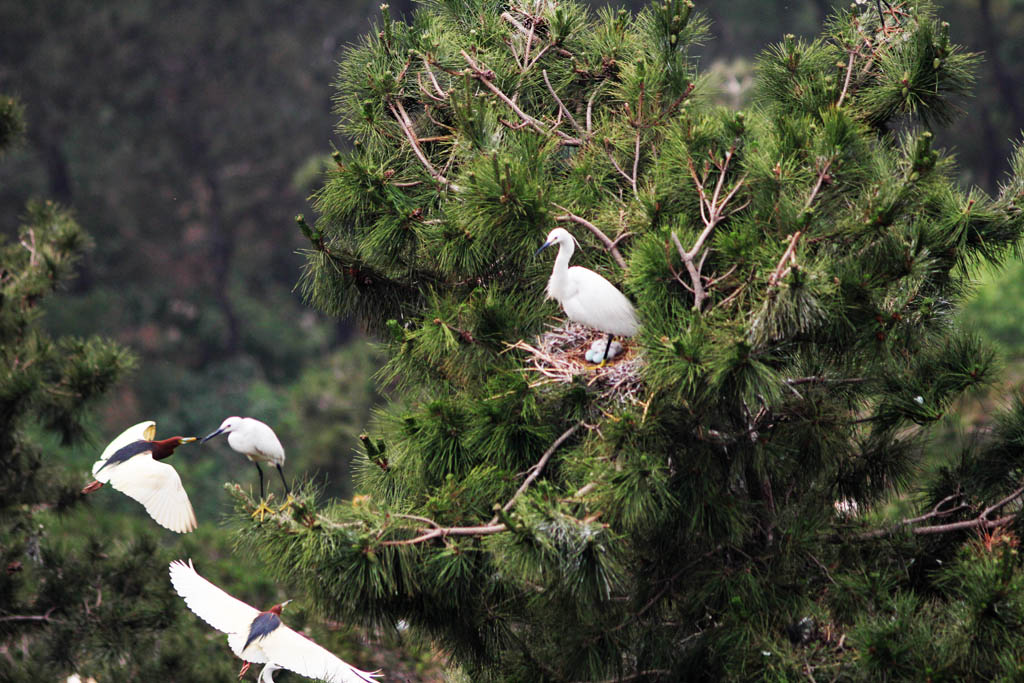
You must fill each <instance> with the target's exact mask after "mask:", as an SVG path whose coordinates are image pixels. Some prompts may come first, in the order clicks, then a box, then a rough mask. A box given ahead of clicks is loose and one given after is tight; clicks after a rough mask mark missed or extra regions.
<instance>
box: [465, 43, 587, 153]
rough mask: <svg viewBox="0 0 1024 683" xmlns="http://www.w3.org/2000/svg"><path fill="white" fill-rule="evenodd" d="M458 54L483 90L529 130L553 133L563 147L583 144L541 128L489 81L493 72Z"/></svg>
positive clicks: (553, 130) (568, 136)
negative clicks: (504, 105)
mask: <svg viewBox="0 0 1024 683" xmlns="http://www.w3.org/2000/svg"><path fill="white" fill-rule="evenodd" d="M459 52H460V53H461V54H462V57H463V59H465V60H466V63H467V64H469V67H470V69H472V72H473V74H472V75H473V77H474V78H476V79H477V80H478V81H480V82H481V83H483V85H484V87H485V88H487V89H488V90H490V91H491V92H492V93H494V94H495V95H497V96H498V99H500V100H501V101H502V102H504V103H505V104H506V105H507V106H508V108H509V109H511V110H512V111H513V112H515V113H516V115H517V116H518V117H519V118H520V120H522V122H523V124H525V125H526V126H529V127H530V128H533V129H534V130H535V131H537V132H538V133H540V134H541V135H547V134H548V133H554V134H555V135H557V136H558V137H560V138H562V144H563V145H574V146H576V147H579V146H580V145H582V144H583V141H582V140H580V139H579V138H574V137H572V136H571V135H568V134H566V133H564V132H562V131H560V130H558V129H557V128H553V129H551V130H550V131H549V130H547V129H546V128H545V127H544V126H543V124H541V122H540V121H538V120H537V119H535V118H533V117H532V116H530V115H529V114H527V113H526V112H525V111H523V110H522V109H521V108H520V107H519V105H518V104H516V103H515V102H514V101H512V99H510V98H509V96H508V95H506V94H505V93H504V92H502V91H501V88H499V87H498V86H496V85H494V83H493V82H492V81H491V79H492V78H494V72H493V71H491V70H490V69H484V68H482V67H481V66H480V65H479V64H477V62H476V61H475V60H474V59H473V58H472V57H470V56H469V54H468V53H467V52H466V51H465V50H460V51H459Z"/></svg>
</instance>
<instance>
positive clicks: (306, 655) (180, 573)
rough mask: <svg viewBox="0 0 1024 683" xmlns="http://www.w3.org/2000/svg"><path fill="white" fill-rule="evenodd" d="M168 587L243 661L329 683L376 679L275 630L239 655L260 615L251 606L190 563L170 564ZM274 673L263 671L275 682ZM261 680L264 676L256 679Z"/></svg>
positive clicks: (297, 637) (304, 640)
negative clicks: (225, 637) (222, 635)
mask: <svg viewBox="0 0 1024 683" xmlns="http://www.w3.org/2000/svg"><path fill="white" fill-rule="evenodd" d="M170 571H171V583H172V584H173V585H174V590H176V591H177V592H178V595H180V596H181V597H183V598H184V599H185V604H186V605H188V608H189V609H190V610H192V611H193V612H195V613H196V615H197V616H198V617H199V618H200V619H202V620H203V621H205V622H206V623H207V624H209V625H210V626H213V627H214V628H215V629H217V630H218V631H223V632H224V633H227V634H228V646H229V647H230V648H231V651H232V652H234V653H235V654H236V655H237V656H239V657H241V658H242V659H244V660H245V661H247V662H253V663H254V664H272V665H275V667H274V668H283V669H290V670H291V671H294V672H295V673H297V674H300V675H302V676H308V677H309V678H317V679H322V680H325V681H328V683H374V679H375V678H376V677H377V676H378V675H379V674H377V673H369V672H366V671H360V670H359V669H356V668H355V667H353V666H349V665H348V664H346V663H345V662H344V661H342V660H341V659H339V658H338V657H335V656H334V655H333V654H331V653H330V652H329V651H327V650H325V649H324V648H322V647H320V646H319V645H317V644H316V643H314V642H313V641H312V640H310V639H309V638H306V637H305V636H303V635H301V634H300V633H297V632H295V631H293V630H292V629H290V628H288V627H287V626H285V625H284V624H281V625H279V626H278V627H277V628H275V629H274V630H273V631H271V632H270V633H269V634H267V635H266V636H264V637H262V638H259V639H257V640H255V641H253V642H252V643H251V644H250V645H249V647H247V648H245V650H244V651H243V650H242V646H243V645H245V641H246V640H247V639H248V636H249V628H250V627H251V626H252V622H253V620H254V619H255V618H256V617H258V616H259V615H260V612H259V610H257V609H256V608H255V607H251V606H250V605H247V604H245V603H244V602H242V601H241V600H238V599H237V598H234V597H232V596H230V595H228V594H227V593H225V592H224V591H223V590H221V589H220V588H218V587H217V586H215V585H213V584H212V583H210V582H209V581H207V580H206V579H204V578H203V577H201V576H199V574H198V573H196V570H195V568H194V567H193V566H192V560H189V561H188V564H186V563H185V562H184V561H183V560H175V561H174V562H171V568H170ZM274 668H271V667H268V669H269V670H264V672H263V673H264V674H266V677H267V678H270V679H271V680H273V678H272V676H271V674H272V673H273V671H274ZM260 678H261V680H262V679H263V674H261V675H260Z"/></svg>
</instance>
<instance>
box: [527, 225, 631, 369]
mask: <svg viewBox="0 0 1024 683" xmlns="http://www.w3.org/2000/svg"><path fill="white" fill-rule="evenodd" d="M552 244H557V245H558V256H556V257H555V267H554V269H553V270H552V271H551V279H549V280H548V298H549V299H555V300H556V301H558V303H560V304H562V309H563V310H564V311H565V314H566V315H567V316H569V320H572V321H575V322H578V323H582V324H584V325H586V326H587V327H592V328H594V329H595V330H598V331H599V332H604V333H605V334H607V335H608V339H607V341H606V342H605V346H604V353H603V354H602V356H601V363H600V365H601V367H603V366H604V364H605V362H606V361H607V360H608V349H609V348H610V347H611V344H612V337H613V336H616V335H617V336H620V337H632V336H633V335H634V334H636V331H637V328H638V327H639V323H638V322H637V319H636V309H634V308H633V304H631V303H629V299H627V298H626V296H625V295H624V294H623V293H622V292H620V291H619V290H618V289H616V288H615V285H613V284H612V283H610V282H608V280H606V279H604V278H603V277H602V276H600V275H598V274H597V273H595V272H594V271H592V270H590V269H589V268H583V267H582V266H573V267H572V268H570V267H569V259H570V258H572V254H573V251H575V250H576V238H574V237H573V236H572V235H571V234H570V233H569V231H568V230H565V229H564V228H555V229H554V230H552V231H551V232H550V233H548V238H547V241H545V242H544V244H542V245H541V246H540V249H538V250H537V254H539V253H540V252H541V251H543V250H544V249H546V248H547V247H550V246H551V245H552ZM535 255H536V254H535Z"/></svg>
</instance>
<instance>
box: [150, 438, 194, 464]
mask: <svg viewBox="0 0 1024 683" xmlns="http://www.w3.org/2000/svg"><path fill="white" fill-rule="evenodd" d="M195 440H196V437H194V436H172V437H171V438H169V439H161V440H160V441H150V442H149V443H150V444H152V452H153V459H154V460H163V459H164V458H169V457H171V455H173V454H174V449H175V448H177V447H178V446H180V445H181V444H183V443H192V442H193V441H195Z"/></svg>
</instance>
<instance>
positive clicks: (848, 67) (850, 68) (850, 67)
mask: <svg viewBox="0 0 1024 683" xmlns="http://www.w3.org/2000/svg"><path fill="white" fill-rule="evenodd" d="M854 54H856V53H855V52H854V51H853V50H850V59H849V60H847V62H846V80H844V81H843V91H842V92H841V93H839V101H837V102H836V108H837V109H838V108H839V107H841V106H843V100H845V99H846V92H847V90H849V88H850V74H852V73H853V56H854Z"/></svg>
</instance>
